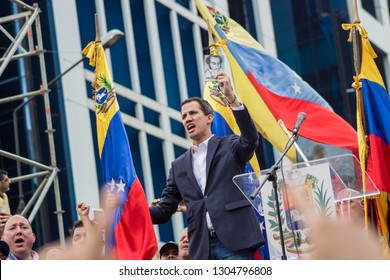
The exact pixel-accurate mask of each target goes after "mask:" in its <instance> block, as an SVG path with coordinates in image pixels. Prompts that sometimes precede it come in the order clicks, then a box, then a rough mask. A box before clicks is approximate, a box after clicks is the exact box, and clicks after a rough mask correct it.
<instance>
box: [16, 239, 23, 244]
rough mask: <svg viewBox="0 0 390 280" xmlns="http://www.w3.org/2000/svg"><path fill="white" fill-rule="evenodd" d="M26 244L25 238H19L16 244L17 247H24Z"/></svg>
mask: <svg viewBox="0 0 390 280" xmlns="http://www.w3.org/2000/svg"><path fill="white" fill-rule="evenodd" d="M23 243H24V239H23V238H18V239H16V240H15V244H16V245H22V244H23Z"/></svg>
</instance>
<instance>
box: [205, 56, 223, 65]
mask: <svg viewBox="0 0 390 280" xmlns="http://www.w3.org/2000/svg"><path fill="white" fill-rule="evenodd" d="M212 57H218V59H219V62H220V63H222V61H223V59H222V56H220V55H209V56H206V63H207V65H210V59H211V58H212Z"/></svg>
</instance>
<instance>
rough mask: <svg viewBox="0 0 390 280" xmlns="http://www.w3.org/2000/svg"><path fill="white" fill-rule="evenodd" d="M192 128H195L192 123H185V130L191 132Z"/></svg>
mask: <svg viewBox="0 0 390 280" xmlns="http://www.w3.org/2000/svg"><path fill="white" fill-rule="evenodd" d="M194 129H195V125H193V124H189V125H187V131H188V132H192V131H193V130H194Z"/></svg>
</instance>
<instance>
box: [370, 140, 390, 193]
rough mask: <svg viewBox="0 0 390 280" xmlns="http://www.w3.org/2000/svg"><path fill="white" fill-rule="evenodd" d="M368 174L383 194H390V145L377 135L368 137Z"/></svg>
mask: <svg viewBox="0 0 390 280" xmlns="http://www.w3.org/2000/svg"><path fill="white" fill-rule="evenodd" d="M368 143H369V150H368V152H369V156H368V159H367V160H368V161H367V173H368V175H369V176H370V178H371V179H372V181H373V182H374V183H375V184H376V187H377V188H378V189H379V190H380V191H383V192H387V193H390V145H387V144H386V143H385V142H384V141H383V139H382V138H380V137H379V136H377V135H375V134H371V135H369V136H368Z"/></svg>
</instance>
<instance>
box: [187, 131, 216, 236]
mask: <svg viewBox="0 0 390 280" xmlns="http://www.w3.org/2000/svg"><path fill="white" fill-rule="evenodd" d="M213 136H214V135H212V136H211V137H213ZM211 137H210V138H211ZM210 138H208V139H207V140H205V141H203V142H202V143H200V144H199V145H198V146H196V145H193V146H192V171H193V172H194V176H195V179H196V182H198V185H199V188H200V190H201V191H202V194H203V195H204V191H205V188H206V157H207V147H208V144H209V140H210ZM206 221H207V226H208V228H209V229H213V225H212V223H211V219H210V215H209V212H206Z"/></svg>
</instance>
